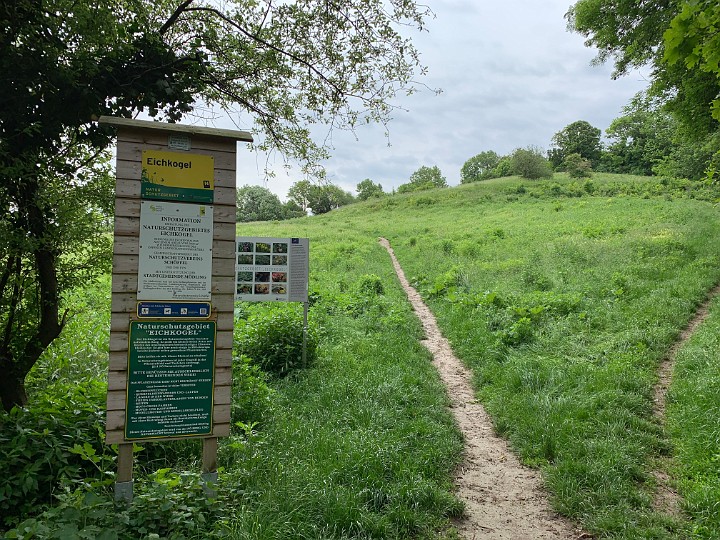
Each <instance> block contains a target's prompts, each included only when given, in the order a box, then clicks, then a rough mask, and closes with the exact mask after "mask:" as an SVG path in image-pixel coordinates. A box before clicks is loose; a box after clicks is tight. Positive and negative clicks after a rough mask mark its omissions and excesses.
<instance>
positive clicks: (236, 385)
mask: <svg viewBox="0 0 720 540" xmlns="http://www.w3.org/2000/svg"><path fill="white" fill-rule="evenodd" d="M301 345H302V344H301ZM252 362H253V361H252V359H251V358H249V357H248V356H245V355H240V356H236V357H235V358H233V368H232V373H233V386H232V405H231V415H232V423H233V426H236V425H238V423H242V424H248V425H251V424H256V423H258V422H261V421H262V419H263V416H264V413H265V411H266V410H267V408H268V407H269V406H270V400H271V398H272V394H273V390H272V389H271V388H270V387H269V386H268V385H267V377H268V376H267V373H265V372H264V371H262V370H261V369H260V367H259V366H257V365H255V364H253V363H252Z"/></svg>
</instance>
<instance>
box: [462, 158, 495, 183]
mask: <svg viewBox="0 0 720 540" xmlns="http://www.w3.org/2000/svg"><path fill="white" fill-rule="evenodd" d="M499 162H500V156H498V155H497V154H496V153H495V152H493V151H492V150H488V151H486V152H480V153H479V154H477V155H476V156H473V157H471V158H470V159H468V160H467V161H466V162H465V164H464V165H463V166H462V169H460V183H461V184H468V183H470V182H477V181H479V180H487V179H489V178H495V175H494V173H495V168H496V167H497V166H498V163H499Z"/></svg>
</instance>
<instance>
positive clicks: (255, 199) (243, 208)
mask: <svg viewBox="0 0 720 540" xmlns="http://www.w3.org/2000/svg"><path fill="white" fill-rule="evenodd" d="M236 199H237V220H238V221H241V222H247V221H272V220H275V219H285V208H284V207H283V204H282V202H280V199H279V198H278V196H277V195H275V194H274V193H273V192H272V191H270V190H269V189H268V188H264V187H261V186H243V187H241V188H240V189H238V190H237V195H236Z"/></svg>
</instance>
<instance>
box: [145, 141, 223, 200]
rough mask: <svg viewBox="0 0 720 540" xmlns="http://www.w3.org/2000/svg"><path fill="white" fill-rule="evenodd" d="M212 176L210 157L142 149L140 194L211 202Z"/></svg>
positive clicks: (212, 165)
mask: <svg viewBox="0 0 720 540" xmlns="http://www.w3.org/2000/svg"><path fill="white" fill-rule="evenodd" d="M214 176H215V160H214V158H213V157H212V156H205V155H202V154H187V153H184V152H183V153H181V152H166V151H164V150H143V152H142V176H141V190H140V196H141V197H142V198H143V199H156V200H161V201H176V202H198V203H212V202H213V196H214V189H215V181H214Z"/></svg>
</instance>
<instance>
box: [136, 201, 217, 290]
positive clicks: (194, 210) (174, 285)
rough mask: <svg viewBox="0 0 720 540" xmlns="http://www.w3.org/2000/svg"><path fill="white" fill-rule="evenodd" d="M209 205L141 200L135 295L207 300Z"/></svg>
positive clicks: (210, 240)
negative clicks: (136, 288)
mask: <svg viewBox="0 0 720 540" xmlns="http://www.w3.org/2000/svg"><path fill="white" fill-rule="evenodd" d="M212 243H213V207H212V206H210V205H203V204H183V203H172V202H160V201H142V203H141V206H140V249H139V260H138V290H137V299H138V300H210V294H211V277H212Z"/></svg>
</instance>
